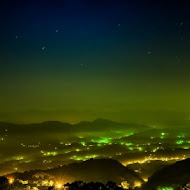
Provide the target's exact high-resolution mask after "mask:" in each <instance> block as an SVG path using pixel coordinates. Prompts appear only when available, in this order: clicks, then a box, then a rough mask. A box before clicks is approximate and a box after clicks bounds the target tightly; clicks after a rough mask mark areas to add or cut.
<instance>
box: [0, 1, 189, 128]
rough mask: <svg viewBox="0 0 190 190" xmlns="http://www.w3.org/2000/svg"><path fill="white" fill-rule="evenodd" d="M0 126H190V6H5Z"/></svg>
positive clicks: (0, 17)
mask: <svg viewBox="0 0 190 190" xmlns="http://www.w3.org/2000/svg"><path fill="white" fill-rule="evenodd" d="M0 24H1V30H0V52H1V53H0V68H1V69H0V120H1V121H9V122H18V123H30V122H42V121H47V120H59V121H64V122H70V123H76V122H79V121H83V120H93V119H95V118H100V117H101V118H107V119H111V120H115V121H120V122H121V121H122V122H123V121H125V122H133V123H145V124H147V123H148V124H161V125H163V124H184V123H185V124H186V123H188V122H189V120H190V100H189V97H190V88H189V84H190V63H189V61H190V54H189V50H190V47H189V44H190V13H189V3H187V1H180V0H178V1H175V2H166V1H154V2H153V1H149V0H144V1H137V0H134V1H130V0H125V1H124V0H117V1H116V0H110V1H105V0H101V1H100V0H96V1H95V0H76V1H74V0H62V1H61V0H60V1H59V0H47V1H30V0H28V1H21V0H18V1H10V0H6V1H5V0H3V1H1V2H0Z"/></svg>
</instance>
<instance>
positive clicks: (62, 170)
mask: <svg viewBox="0 0 190 190" xmlns="http://www.w3.org/2000/svg"><path fill="white" fill-rule="evenodd" d="M41 172H43V174H44V175H50V176H54V177H55V178H56V179H57V178H60V176H61V177H63V178H62V179H63V181H64V183H67V182H69V183H71V182H74V181H84V182H102V183H104V184H106V183H107V182H108V181H113V182H116V183H117V184H120V183H121V182H122V181H127V182H128V183H129V184H130V185H134V182H140V183H143V180H142V179H141V178H140V177H139V176H138V175H137V174H136V173H135V172H134V171H132V170H130V169H128V168H127V167H125V166H123V165H122V164H121V163H119V162H118V161H116V160H112V159H90V160H87V161H83V162H80V163H72V164H68V165H64V166H62V167H57V168H53V169H48V170H35V171H27V172H24V173H13V174H10V175H11V176H14V177H15V178H19V179H23V180H32V179H33V177H32V176H34V175H36V174H38V173H41ZM8 176H9V175H8Z"/></svg>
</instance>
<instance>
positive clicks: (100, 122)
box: [0, 118, 150, 133]
mask: <svg viewBox="0 0 190 190" xmlns="http://www.w3.org/2000/svg"><path fill="white" fill-rule="evenodd" d="M7 128H9V129H10V130H11V131H12V132H15V133H16V132H19V133H20V132H21V133H24V132H35V130H38V132H40V131H44V130H45V131H46V132H52V131H53V132H66V133H70V132H93V131H94V132H101V131H106V132H108V131H119V130H129V131H130V130H132V129H133V131H138V132H139V131H144V130H148V129H150V127H149V126H146V125H137V124H128V123H118V122H114V121H110V120H106V119H101V118H99V119H96V120H94V121H92V122H88V121H82V122H80V123H77V124H70V123H62V122H59V121H45V122H42V123H32V124H14V123H6V122H0V132H1V131H2V130H6V129H7ZM26 129H27V130H26Z"/></svg>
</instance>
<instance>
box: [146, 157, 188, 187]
mask: <svg viewBox="0 0 190 190" xmlns="http://www.w3.org/2000/svg"><path fill="white" fill-rule="evenodd" d="M189 182H190V158H188V159H186V160H183V161H178V162H176V163H175V164H172V165H170V166H167V167H165V168H163V169H162V170H159V171H157V172H155V173H154V174H153V175H152V176H151V177H150V178H149V180H148V183H147V184H146V185H145V186H144V188H143V189H150V190H152V189H154V188H155V187H157V186H169V185H172V184H174V185H175V184H177V185H182V184H187V183H189Z"/></svg>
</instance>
